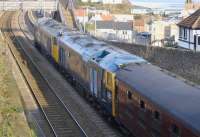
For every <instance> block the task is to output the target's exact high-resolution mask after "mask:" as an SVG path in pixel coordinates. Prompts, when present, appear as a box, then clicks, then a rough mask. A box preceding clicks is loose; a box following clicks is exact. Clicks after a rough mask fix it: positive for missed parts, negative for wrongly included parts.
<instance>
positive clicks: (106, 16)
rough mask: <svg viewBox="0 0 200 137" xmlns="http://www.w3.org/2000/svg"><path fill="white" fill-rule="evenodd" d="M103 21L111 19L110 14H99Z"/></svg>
mask: <svg viewBox="0 0 200 137" xmlns="http://www.w3.org/2000/svg"><path fill="white" fill-rule="evenodd" d="M101 18H102V20H103V21H111V20H112V19H113V17H112V15H101Z"/></svg>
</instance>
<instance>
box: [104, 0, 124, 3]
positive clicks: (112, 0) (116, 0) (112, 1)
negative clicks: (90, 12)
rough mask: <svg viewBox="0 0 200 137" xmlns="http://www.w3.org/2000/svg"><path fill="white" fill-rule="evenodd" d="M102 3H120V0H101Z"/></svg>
mask: <svg viewBox="0 0 200 137" xmlns="http://www.w3.org/2000/svg"><path fill="white" fill-rule="evenodd" d="M102 3H103V4H122V0H102Z"/></svg>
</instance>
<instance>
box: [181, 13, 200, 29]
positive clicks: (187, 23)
mask: <svg viewBox="0 0 200 137" xmlns="http://www.w3.org/2000/svg"><path fill="white" fill-rule="evenodd" d="M178 25H179V26H181V27H186V28H191V29H200V9H198V10H197V11H196V12H194V13H193V14H192V15H190V16H189V17H187V18H185V19H183V20H182V21H181V22H179V23H178Z"/></svg>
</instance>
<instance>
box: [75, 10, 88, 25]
mask: <svg viewBox="0 0 200 137" xmlns="http://www.w3.org/2000/svg"><path fill="white" fill-rule="evenodd" d="M75 15H76V18H77V20H78V22H79V23H86V22H88V20H89V19H88V11H87V9H77V10H75Z"/></svg>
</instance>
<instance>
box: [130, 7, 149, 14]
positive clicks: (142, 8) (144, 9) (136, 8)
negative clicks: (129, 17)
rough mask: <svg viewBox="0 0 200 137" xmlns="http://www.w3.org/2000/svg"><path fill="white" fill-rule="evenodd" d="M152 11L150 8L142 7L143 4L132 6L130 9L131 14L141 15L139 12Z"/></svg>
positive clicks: (146, 12) (147, 12)
mask: <svg viewBox="0 0 200 137" xmlns="http://www.w3.org/2000/svg"><path fill="white" fill-rule="evenodd" d="M150 13H152V10H151V8H147V7H143V6H133V8H132V9H131V14H135V15H141V14H150Z"/></svg>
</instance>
